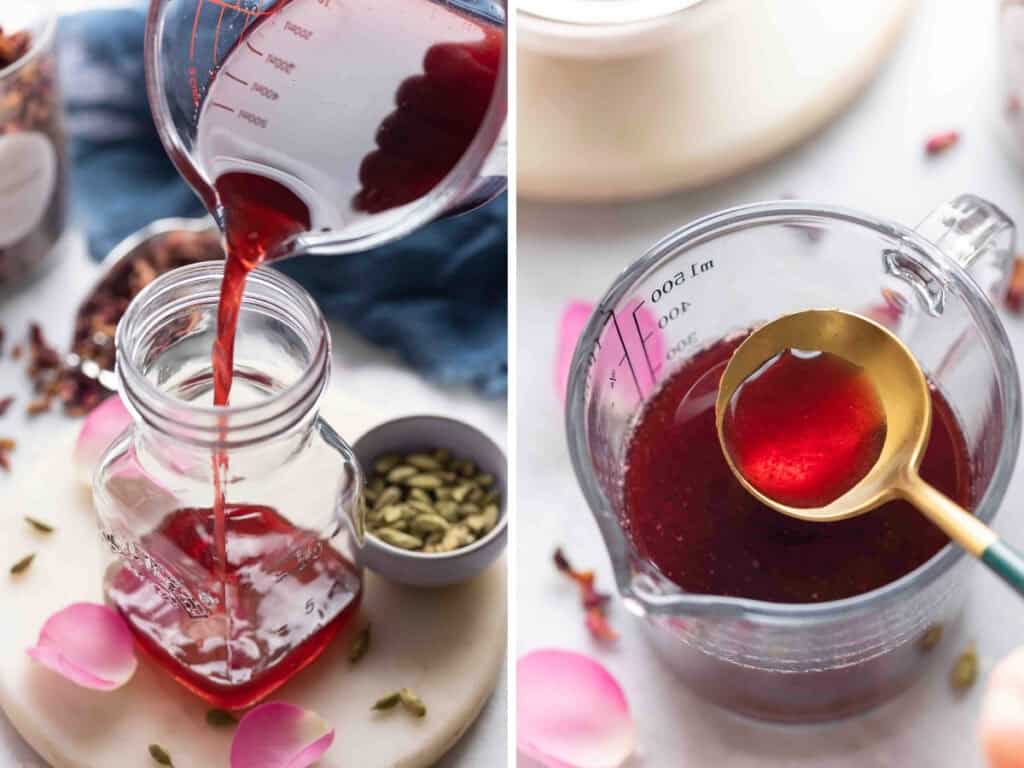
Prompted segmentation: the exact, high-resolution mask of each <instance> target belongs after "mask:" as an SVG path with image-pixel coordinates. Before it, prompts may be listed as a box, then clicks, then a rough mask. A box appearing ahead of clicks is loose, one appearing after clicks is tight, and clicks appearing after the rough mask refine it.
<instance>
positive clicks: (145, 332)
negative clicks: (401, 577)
mask: <svg viewBox="0 0 1024 768" xmlns="http://www.w3.org/2000/svg"><path fill="white" fill-rule="evenodd" d="M223 269H224V265H223V264H222V263H220V262H213V263H203V264H196V265H193V266H189V267H183V268H181V269H178V270H175V271H174V272H170V273H167V274H166V275H163V276H161V277H159V278H158V279H156V280H154V281H153V282H152V283H151V284H150V285H149V286H147V287H146V288H145V289H144V290H143V291H142V292H141V293H140V294H139V295H138V297H136V299H135V300H134V301H133V303H132V304H131V306H130V307H129V309H128V311H127V313H126V314H125V316H124V318H123V319H122V320H121V322H120V324H119V325H118V331H117V355H118V360H117V373H118V385H119V386H118V389H119V391H120V393H121V396H122V399H123V400H124V402H125V404H126V405H127V406H128V408H129V410H130V411H131V414H132V417H133V422H132V425H131V427H130V428H129V429H128V430H127V431H126V432H125V433H123V434H122V435H121V436H120V437H119V438H118V439H117V440H116V441H115V442H114V444H113V445H112V446H111V447H110V448H109V449H108V450H107V452H106V454H105V455H104V457H103V459H102V461H101V463H100V466H99V468H98V470H97V472H96V475H95V478H94V482H93V493H94V500H95V506H96V510H97V515H98V518H99V525H100V530H101V533H102V537H103V540H104V541H105V542H106V544H107V545H108V547H109V549H110V550H111V554H112V558H111V562H110V565H109V567H108V568H107V571H106V575H105V578H104V591H105V595H106V598H107V600H108V602H109V603H110V604H111V605H113V606H114V607H115V608H116V609H117V610H119V611H120V613H121V614H122V616H124V618H125V620H126V621H127V622H128V625H129V626H130V627H131V629H132V631H133V633H134V634H135V637H136V639H137V641H138V643H139V645H140V646H141V647H142V648H143V649H144V650H145V651H146V652H147V653H148V655H149V656H150V657H151V658H152V659H153V660H154V661H155V662H156V663H157V664H159V665H160V666H162V667H164V668H165V669H166V670H167V671H168V672H169V673H170V674H171V675H173V676H174V677H175V678H176V679H177V680H178V681H179V682H181V683H182V684H183V685H184V686H186V687H187V688H189V689H190V690H192V691H193V692H195V693H196V694H198V695H199V696H202V697H203V698H205V699H207V700H208V701H210V702H211V703H212V704H214V705H215V706H218V707H226V708H232V709H234V708H241V707H246V706H250V705H251V704H254V703H255V702H257V701H259V700H260V699H262V698H264V697H265V696H267V695H268V694H269V693H270V692H272V691H273V690H274V689H276V688H277V687H278V686H280V685H282V684H283V683H285V682H286V681H287V680H289V679H290V678H291V677H292V676H293V675H294V674H296V673H297V672H298V671H299V670H301V669H302V668H303V667H305V666H306V665H307V664H310V663H311V662H312V661H313V660H314V659H316V658H317V656H319V654H320V653H321V652H322V651H323V650H324V649H325V648H326V647H327V645H328V644H329V643H330V641H331V640H332V639H333V638H334V637H335V635H336V634H337V633H338V632H339V631H340V630H341V628H342V627H344V626H345V625H346V624H347V622H348V621H350V620H351V618H352V617H353V616H354V615H355V612H356V611H357V609H358V606H359V602H360V597H361V594H362V574H361V570H360V566H359V564H358V563H359V560H358V550H359V547H360V546H361V536H362V512H361V509H362V506H361V501H360V494H361V488H362V479H361V478H362V475H361V472H360V468H359V465H358V462H357V460H356V458H355V455H354V454H353V453H352V450H351V448H349V446H348V445H347V444H346V443H345V441H344V440H343V439H342V438H341V437H339V436H338V435H337V434H336V433H335V432H334V431H333V430H332V429H331V427H330V426H328V425H327V424H326V423H325V422H324V421H323V420H322V419H321V418H320V416H319V413H318V410H319V403H320V398H321V395H322V394H323V392H324V389H325V387H326V386H327V383H328V379H329V376H330V359H331V356H330V339H329V336H328V334H327V327H326V324H325V322H324V319H323V316H322V315H321V314H320V311H319V310H318V309H317V307H316V305H315V303H314V302H313V300H312V298H311V297H310V296H309V295H308V294H307V293H306V292H305V291H303V290H302V289H301V288H300V287H299V286H298V285H297V284H296V283H294V282H293V281H292V280H290V279H288V278H286V277H285V276H283V275H281V274H280V273H278V272H276V271H274V270H269V269H261V270H257V271H255V272H253V273H252V275H251V277H250V280H249V285H248V291H247V292H246V295H245V299H244V301H243V303H242V306H241V314H240V321H239V329H238V330H239V332H238V346H237V357H236V360H237V366H236V370H235V399H234V402H233V404H232V406H231V407H229V408H225V407H216V408H215V407H214V406H212V405H209V403H210V402H211V400H212V398H211V391H212V389H213V372H212V370H211V366H210V355H209V349H210V344H211V343H212V341H211V340H212V337H213V334H214V333H215V327H216V321H215V319H216V311H217V301H218V296H219V292H220V282H221V276H222V274H223ZM213 455H216V456H218V457H220V456H226V457H227V458H228V459H229V466H230V470H229V472H228V473H227V474H226V476H225V477H224V479H223V481H222V482H223V489H224V492H225V496H226V498H227V503H226V505H225V506H224V507H222V515H221V516H218V515H217V514H215V508H216V500H215V493H216V491H215V484H214V482H213V474H214V472H215V471H216V470H215V464H214V462H213V461H211V456H213ZM219 525H223V526H224V529H223V531H222V532H218V531H217V530H216V528H217V526H219ZM221 540H222V541H223V542H224V545H223V551H221V549H220V544H219V541H221Z"/></svg>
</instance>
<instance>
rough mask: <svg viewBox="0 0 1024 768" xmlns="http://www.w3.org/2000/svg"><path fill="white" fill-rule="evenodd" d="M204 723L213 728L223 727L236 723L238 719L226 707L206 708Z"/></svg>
mask: <svg viewBox="0 0 1024 768" xmlns="http://www.w3.org/2000/svg"><path fill="white" fill-rule="evenodd" d="M206 723H207V725H212V726H213V727H214V728H225V727H227V726H229V725H238V719H237V718H236V717H235V716H234V715H232V714H231V713H230V712H228V711H227V710H226V709H208V710H206Z"/></svg>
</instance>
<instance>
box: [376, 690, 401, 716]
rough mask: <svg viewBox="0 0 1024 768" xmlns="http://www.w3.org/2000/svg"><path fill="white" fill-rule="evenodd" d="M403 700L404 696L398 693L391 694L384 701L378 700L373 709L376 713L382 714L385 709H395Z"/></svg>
mask: <svg viewBox="0 0 1024 768" xmlns="http://www.w3.org/2000/svg"><path fill="white" fill-rule="evenodd" d="M401 700H402V695H401V693H399V692H398V691H395V692H394V693H389V694H388V695H387V696H385V697H384V698H382V699H377V702H376V703H375V704H374V705H373V706H372V707H371V709H372V710H374V711H376V712H382V711H384V710H385V709H394V707H395V705H396V704H398V702H400V701H401Z"/></svg>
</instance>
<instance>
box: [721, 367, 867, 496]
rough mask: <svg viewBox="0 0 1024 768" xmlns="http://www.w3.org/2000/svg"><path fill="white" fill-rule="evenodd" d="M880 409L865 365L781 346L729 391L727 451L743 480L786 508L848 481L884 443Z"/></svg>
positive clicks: (831, 492)
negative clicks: (730, 397)
mask: <svg viewBox="0 0 1024 768" xmlns="http://www.w3.org/2000/svg"><path fill="white" fill-rule="evenodd" d="M885 431H886V424H885V411H884V409H883V408H882V401H881V400H880V399H879V397H878V393H877V392H876V391H875V387H874V385H873V384H872V383H871V379H870V378H869V377H868V375H867V374H866V373H865V372H864V370H863V369H862V368H860V367H859V366H856V365H854V364H853V363H851V362H849V361H847V360H844V359H843V358H841V357H838V356H837V355H833V354H831V353H828V352H815V353H806V352H794V351H793V350H786V351H784V352H782V353H781V354H779V355H777V356H776V357H775V358H773V359H772V360H770V361H769V362H767V363H766V364H765V365H763V366H762V367H761V368H760V369H759V370H758V371H756V372H755V373H754V374H753V375H752V376H751V377H750V378H748V379H747V380H746V381H745V382H743V384H741V385H740V387H739V388H738V389H737V390H736V392H735V393H734V394H733V396H732V400H731V402H730V403H729V408H728V410H727V411H726V413H725V418H724V419H723V422H722V436H723V438H724V440H725V446H726V450H728V451H729V454H730V455H731V456H732V458H733V462H734V463H735V464H736V467H737V469H739V471H740V472H741V473H742V474H743V476H744V477H745V478H746V480H747V482H749V483H750V484H751V485H752V486H754V488H756V489H757V490H758V491H760V492H761V493H763V494H764V495H765V496H767V497H769V498H771V499H774V500H776V501H779V502H781V503H783V504H787V505H789V506H791V507H820V506H825V505H826V504H829V503H830V502H832V501H835V500H836V499H837V498H839V497H840V496H842V495H843V494H844V493H846V492H847V491H848V490H850V489H851V488H853V486H855V485H856V484H857V483H858V482H859V481H860V480H861V479H862V478H863V477H864V476H865V475H867V473H868V472H869V471H870V470H871V468H872V467H873V466H874V464H875V462H876V461H877V460H878V456H879V455H880V454H881V452H882V445H883V444H884V443H885Z"/></svg>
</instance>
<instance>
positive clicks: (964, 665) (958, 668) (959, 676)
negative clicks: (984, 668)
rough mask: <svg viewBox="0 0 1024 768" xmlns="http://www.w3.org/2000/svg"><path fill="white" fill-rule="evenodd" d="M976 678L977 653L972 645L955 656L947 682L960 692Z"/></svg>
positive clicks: (972, 683)
mask: <svg viewBox="0 0 1024 768" xmlns="http://www.w3.org/2000/svg"><path fill="white" fill-rule="evenodd" d="M977 679H978V653H977V652H976V651H975V650H974V648H973V647H971V648H968V649H967V650H966V651H964V652H963V653H961V654H960V655H959V656H957V658H956V662H955V663H954V664H953V671H952V672H951V673H950V676H949V682H950V684H952V686H953V690H954V691H957V692H958V693H962V692H963V691H966V690H967V689H968V688H970V687H971V686H972V685H974V681H975V680H977Z"/></svg>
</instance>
